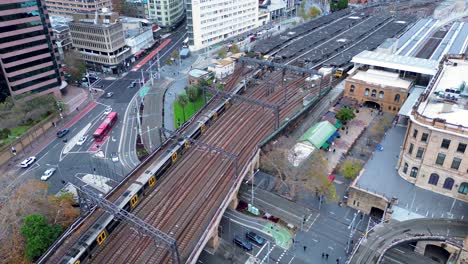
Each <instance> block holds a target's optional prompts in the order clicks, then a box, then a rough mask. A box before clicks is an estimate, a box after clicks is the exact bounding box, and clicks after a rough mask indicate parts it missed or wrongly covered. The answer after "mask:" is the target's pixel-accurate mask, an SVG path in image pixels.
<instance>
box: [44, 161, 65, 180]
mask: <svg viewBox="0 0 468 264" xmlns="http://www.w3.org/2000/svg"><path fill="white" fill-rule="evenodd" d="M46 165H47V166H51V167H55V168H57V169H58V171H59V174H60V178H61V179H62V181H63V180H65V179H64V178H63V175H62V171H61V170H60V167H59V165H58V164H57V165H53V164H49V163H47V164H46Z"/></svg>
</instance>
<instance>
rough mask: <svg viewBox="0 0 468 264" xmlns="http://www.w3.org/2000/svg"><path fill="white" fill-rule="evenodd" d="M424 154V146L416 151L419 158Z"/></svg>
mask: <svg viewBox="0 0 468 264" xmlns="http://www.w3.org/2000/svg"><path fill="white" fill-rule="evenodd" d="M423 154H424V148H421V147H420V148H418V152H416V158H418V159H420V158H422V156H423Z"/></svg>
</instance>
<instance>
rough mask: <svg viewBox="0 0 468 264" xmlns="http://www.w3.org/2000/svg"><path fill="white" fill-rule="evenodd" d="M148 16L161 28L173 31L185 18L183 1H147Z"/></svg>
mask: <svg viewBox="0 0 468 264" xmlns="http://www.w3.org/2000/svg"><path fill="white" fill-rule="evenodd" d="M187 1H190V0H187ZM148 15H149V19H151V20H154V22H156V24H158V26H160V27H161V28H168V29H173V28H175V27H177V26H178V25H179V24H180V23H181V22H182V21H183V19H184V17H185V5H184V0H148Z"/></svg>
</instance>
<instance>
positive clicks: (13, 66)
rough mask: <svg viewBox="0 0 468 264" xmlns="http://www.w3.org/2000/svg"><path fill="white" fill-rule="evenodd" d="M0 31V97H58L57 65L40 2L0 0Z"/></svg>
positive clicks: (54, 47)
mask: <svg viewBox="0 0 468 264" xmlns="http://www.w3.org/2000/svg"><path fill="white" fill-rule="evenodd" d="M0 32H1V33H0V68H1V70H0V90H1V96H0V100H4V99H5V97H6V96H9V95H13V96H18V95H22V94H24V93H31V94H34V95H37V94H46V93H54V94H55V95H56V96H57V97H60V87H61V83H62V80H61V74H60V71H59V68H60V64H59V61H58V59H57V56H58V53H57V47H56V45H55V44H54V43H53V37H52V28H51V26H50V21H49V16H48V14H47V10H46V8H45V5H44V1H41V0H32V1H31V0H29V1H27V0H8V1H0Z"/></svg>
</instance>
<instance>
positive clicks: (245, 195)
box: [241, 194, 302, 220]
mask: <svg viewBox="0 0 468 264" xmlns="http://www.w3.org/2000/svg"><path fill="white" fill-rule="evenodd" d="M242 196H243V197H244V198H250V200H251V199H252V198H251V197H249V196H248V194H241V197H242ZM254 200H258V201H261V202H263V203H265V204H268V205H270V206H271V207H274V208H276V209H278V210H280V211H283V212H285V213H287V214H289V215H291V216H294V217H297V218H299V219H301V220H302V217H301V216H297V215H296V214H294V213H291V212H289V211H286V210H284V209H282V208H279V207H277V206H275V205H273V204H270V203H268V202H266V201H264V200H262V199H259V198H257V197H254Z"/></svg>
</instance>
